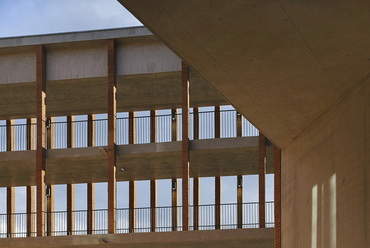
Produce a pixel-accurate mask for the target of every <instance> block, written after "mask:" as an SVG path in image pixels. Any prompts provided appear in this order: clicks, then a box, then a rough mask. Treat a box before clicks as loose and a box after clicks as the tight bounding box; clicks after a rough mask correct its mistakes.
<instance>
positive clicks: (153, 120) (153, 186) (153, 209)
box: [150, 110, 157, 232]
mask: <svg viewBox="0 0 370 248" xmlns="http://www.w3.org/2000/svg"><path fill="white" fill-rule="evenodd" d="M156 115H157V111H156V110H151V111H150V142H151V143H156V142H157V117H156ZM156 227H157V181H156V180H150V230H151V232H155V231H156Z"/></svg>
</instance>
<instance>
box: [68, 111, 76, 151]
mask: <svg viewBox="0 0 370 248" xmlns="http://www.w3.org/2000/svg"><path fill="white" fill-rule="evenodd" d="M74 121H75V118H74V116H67V148H74V147H75V123H74Z"/></svg>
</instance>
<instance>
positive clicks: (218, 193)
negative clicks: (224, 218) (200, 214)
mask: <svg viewBox="0 0 370 248" xmlns="http://www.w3.org/2000/svg"><path fill="white" fill-rule="evenodd" d="M215 228H216V229H220V228H221V177H215Z"/></svg>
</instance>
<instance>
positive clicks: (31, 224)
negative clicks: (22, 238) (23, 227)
mask: <svg viewBox="0 0 370 248" xmlns="http://www.w3.org/2000/svg"><path fill="white" fill-rule="evenodd" d="M35 189H36V187H35V186H27V189H26V191H27V203H26V207H27V237H33V236H34V233H35V231H36V230H35V224H36V223H35Z"/></svg>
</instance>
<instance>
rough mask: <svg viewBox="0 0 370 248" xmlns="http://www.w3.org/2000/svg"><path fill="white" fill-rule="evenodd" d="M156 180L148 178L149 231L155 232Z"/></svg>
mask: <svg viewBox="0 0 370 248" xmlns="http://www.w3.org/2000/svg"><path fill="white" fill-rule="evenodd" d="M156 208H157V181H156V180H150V231H151V232H155V231H156V227H157V209H156Z"/></svg>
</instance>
